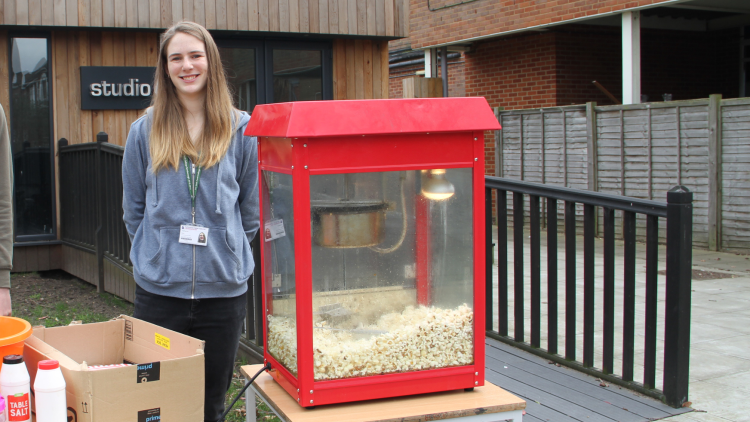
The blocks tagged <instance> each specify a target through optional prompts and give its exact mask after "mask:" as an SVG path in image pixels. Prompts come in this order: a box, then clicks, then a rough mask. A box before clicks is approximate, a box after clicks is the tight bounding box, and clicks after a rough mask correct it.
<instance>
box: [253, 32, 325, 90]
mask: <svg viewBox="0 0 750 422" xmlns="http://www.w3.org/2000/svg"><path fill="white" fill-rule="evenodd" d="M266 75H268V79H269V83H268V84H267V85H266V99H267V102H269V103H282V102H289V101H316V100H332V99H333V89H332V86H333V71H332V70H331V48H330V46H329V45H325V44H318V43H310V44H302V43H280V42H275V43H268V45H267V46H266Z"/></svg>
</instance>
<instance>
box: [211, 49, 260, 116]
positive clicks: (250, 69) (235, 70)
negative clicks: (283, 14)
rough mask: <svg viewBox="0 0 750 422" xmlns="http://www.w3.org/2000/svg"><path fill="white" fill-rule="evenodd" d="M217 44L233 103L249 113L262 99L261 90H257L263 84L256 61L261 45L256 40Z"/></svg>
mask: <svg viewBox="0 0 750 422" xmlns="http://www.w3.org/2000/svg"><path fill="white" fill-rule="evenodd" d="M219 45H220V47H219V54H220V55H221V62H222V64H223V65H224V70H225V72H226V74H227V82H228V83H229V88H230V90H231V91H232V96H233V97H234V98H233V99H234V105H235V106H236V107H237V108H238V109H240V110H245V111H247V112H248V113H250V112H252V111H253V108H254V107H255V106H256V105H257V104H258V103H259V102H260V101H262V97H261V95H260V94H261V92H259V91H258V87H262V86H263V77H262V76H263V75H262V66H260V63H258V61H259V58H262V54H261V55H259V54H258V51H262V48H263V47H262V45H261V44H260V43H256V42H246V43H242V42H232V43H231V44H229V43H224V44H219ZM259 56H260V57H259ZM261 91H262V89H261Z"/></svg>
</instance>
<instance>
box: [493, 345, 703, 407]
mask: <svg viewBox="0 0 750 422" xmlns="http://www.w3.org/2000/svg"><path fill="white" fill-rule="evenodd" d="M486 346H487V347H486V361H485V362H486V363H485V367H486V369H487V371H486V378H487V380H488V381H490V382H492V383H494V384H496V385H498V386H499V387H501V388H503V389H505V390H507V391H509V392H511V393H513V394H516V395H517V396H519V397H522V398H523V399H525V400H526V402H527V406H526V416H524V421H534V422H536V421H554V422H558V421H559V422H576V421H587V422H609V421H614V420H616V421H619V422H626V421H632V422H640V421H651V420H658V419H663V418H666V417H670V416H674V415H677V414H680V413H685V412H689V411H690V410H691V409H688V408H683V409H673V408H671V407H669V406H667V405H665V404H663V403H661V402H659V401H657V400H654V399H652V398H650V397H644V396H641V395H639V394H638V393H636V392H633V391H631V390H628V389H625V388H620V387H618V386H613V385H611V384H610V385H609V386H608V387H600V386H599V382H598V381H597V379H596V378H595V377H592V376H589V375H586V374H584V373H581V372H578V371H575V370H572V369H570V368H565V367H558V366H556V365H550V364H549V363H548V362H547V360H546V359H544V358H541V357H539V356H535V355H532V354H530V353H527V352H524V351H522V350H520V349H516V348H514V347H512V346H510V345H507V344H505V343H502V342H499V341H497V340H494V339H487V341H486Z"/></svg>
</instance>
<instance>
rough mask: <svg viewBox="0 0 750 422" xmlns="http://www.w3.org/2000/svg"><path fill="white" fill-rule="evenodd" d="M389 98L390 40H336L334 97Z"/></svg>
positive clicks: (337, 98) (339, 98) (346, 98)
mask: <svg viewBox="0 0 750 422" xmlns="http://www.w3.org/2000/svg"><path fill="white" fill-rule="evenodd" d="M378 98H388V42H387V41H370V40H334V42H333V99H334V100H361V99H378Z"/></svg>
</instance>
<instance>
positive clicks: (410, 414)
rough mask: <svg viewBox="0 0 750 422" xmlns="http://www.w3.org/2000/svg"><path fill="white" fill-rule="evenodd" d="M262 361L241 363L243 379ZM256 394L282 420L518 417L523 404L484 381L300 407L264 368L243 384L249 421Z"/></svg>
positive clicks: (517, 420)
mask: <svg viewBox="0 0 750 422" xmlns="http://www.w3.org/2000/svg"><path fill="white" fill-rule="evenodd" d="M262 367H263V365H246V366H243V367H242V368H241V371H242V375H244V377H245V380H248V379H250V378H251V377H252V376H253V375H255V373H257V372H258V371H259V370H260V369H261V368H262ZM246 382H247V381H246ZM256 394H257V395H258V396H259V397H260V398H261V399H262V400H263V401H264V402H265V403H266V404H267V405H268V407H269V408H270V409H271V410H272V411H273V412H274V413H275V414H276V415H277V416H278V417H279V419H281V420H282V421H284V422H347V421H351V422H397V421H398V422H423V421H428V420H429V421H437V420H451V421H462V422H496V421H511V422H521V418H522V416H523V413H524V412H523V409H525V408H526V402H525V401H524V400H522V399H520V398H518V397H516V396H514V395H512V394H510V393H508V392H507V391H505V390H503V389H501V388H500V387H497V386H495V385H493V384H491V383H489V382H487V381H485V385H484V386H483V387H477V388H475V389H474V391H463V390H459V391H447V392H442V393H432V394H421V395H417V396H407V397H396V398H390V399H380V400H369V401H365V402H356V403H342V404H332V405H325V406H319V407H316V408H315V409H305V408H303V407H301V406H300V405H299V404H297V401H296V400H294V399H293V398H292V397H291V396H290V395H289V394H288V393H287V392H286V391H284V389H282V388H281V386H279V385H278V384H277V383H276V381H274V380H273V378H272V377H271V376H270V375H268V373H266V372H264V373H262V374H261V375H260V376H259V377H258V378H257V379H256V380H255V382H253V385H251V386H250V388H248V389H247V393H246V397H245V405H246V407H247V422H255V395H256Z"/></svg>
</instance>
